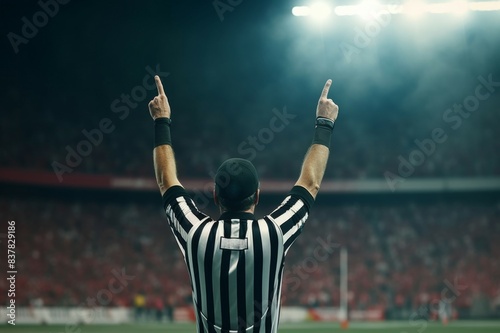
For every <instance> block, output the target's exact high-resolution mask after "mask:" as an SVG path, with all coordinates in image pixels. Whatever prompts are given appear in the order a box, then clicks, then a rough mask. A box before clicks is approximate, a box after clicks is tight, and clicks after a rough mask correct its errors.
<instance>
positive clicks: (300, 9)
mask: <svg viewBox="0 0 500 333" xmlns="http://www.w3.org/2000/svg"><path fill="white" fill-rule="evenodd" d="M292 14H293V15H294V16H309V15H310V14H311V8H309V7H308V6H295V7H293V8H292Z"/></svg>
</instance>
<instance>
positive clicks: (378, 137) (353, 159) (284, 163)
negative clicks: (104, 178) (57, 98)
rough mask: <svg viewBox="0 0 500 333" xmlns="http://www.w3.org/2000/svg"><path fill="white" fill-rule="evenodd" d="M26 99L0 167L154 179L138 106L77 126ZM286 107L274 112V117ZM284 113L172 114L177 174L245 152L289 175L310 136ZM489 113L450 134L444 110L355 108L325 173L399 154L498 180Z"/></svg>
mask: <svg viewBox="0 0 500 333" xmlns="http://www.w3.org/2000/svg"><path fill="white" fill-rule="evenodd" d="M26 103H28V102H26V101H23V102H20V105H16V106H15V108H16V109H19V112H14V113H9V114H7V113H5V114H2V115H0V119H1V121H0V141H1V142H4V143H6V144H4V145H2V146H3V148H2V150H1V151H0V165H2V166H3V167H18V168H30V169H33V168H34V169H43V170H49V171H53V170H54V162H57V163H60V165H65V166H69V168H70V169H71V171H72V172H73V171H74V172H81V173H97V174H115V175H116V174H117V175H128V176H133V177H152V176H153V171H152V170H153V167H152V161H151V159H152V158H151V149H152V142H153V126H152V123H151V120H150V119H149V118H148V117H149V115H148V114H147V112H146V111H144V115H143V116H142V117H139V116H138V113H139V110H134V112H135V113H134V114H132V115H130V116H129V118H126V119H124V120H120V119H119V118H117V117H116V115H114V114H113V113H111V112H110V111H109V110H107V111H103V113H99V112H98V113H94V114H86V115H85V118H84V119H82V120H79V121H76V123H75V120H74V118H72V117H68V116H67V115H64V114H63V115H61V114H59V113H58V112H56V111H54V110H52V109H50V108H46V109H43V110H41V111H40V112H41V113H42V114H43V117H37V118H36V119H35V118H26V117H24V116H23V115H24V114H25V113H29V111H30V110H31V109H33V106H30V105H25V104H26ZM68 104H70V102H68ZM69 107H70V105H68V108H69ZM485 108H487V106H485ZM284 109H285V108H284V107H283V108H279V109H278V108H276V110H278V111H279V112H281V113H283V112H284V111H283V110H284ZM23 110H24V111H23ZM286 110H287V111H286V112H287V114H291V115H294V116H295V118H294V119H290V120H287V121H288V125H286V126H283V129H282V130H280V131H279V132H276V131H275V132H271V131H270V128H269V126H270V125H269V124H270V119H272V118H273V117H275V113H274V112H273V111H272V110H267V112H255V113H254V114H252V117H248V118H242V117H239V118H238V117H236V116H234V115H233V116H232V118H231V117H229V116H224V115H222V114H221V112H222V111H217V110H214V112H213V113H214V116H211V117H205V115H204V114H200V112H205V110H189V112H190V113H192V115H191V116H190V117H186V116H183V115H182V114H181V115H176V117H175V119H174V125H173V127H172V133H173V134H172V135H173V141H174V147H175V152H176V157H177V161H178V165H179V173H180V175H181V177H190V178H207V177H210V176H211V175H212V174H213V173H215V171H216V170H217V167H218V166H219V165H220V163H221V162H222V161H223V160H225V159H226V158H228V157H243V158H247V159H251V160H252V161H253V163H254V164H255V165H256V167H257V169H258V171H259V174H260V176H261V177H262V178H263V179H265V178H272V179H276V178H281V179H290V178H296V177H297V175H298V172H299V170H300V165H301V161H302V157H303V156H304V153H305V151H306V149H307V147H308V145H309V144H310V142H311V138H312V132H313V131H312V127H313V125H312V122H313V119H310V117H306V116H305V114H304V113H303V112H299V111H300V110H296V109H293V108H286ZM494 110H495V109H494V105H492V106H491V110H489V109H488V110H484V111H482V112H480V113H479V112H478V113H475V114H474V115H473V116H471V117H469V119H467V122H465V121H464V122H463V125H462V126H461V127H459V128H458V129H456V130H453V129H450V126H449V124H446V123H444V122H443V120H442V119H440V118H439V117H440V116H442V112H441V113H438V114H437V115H436V114H434V115H430V114H422V115H418V117H422V118H425V121H419V119H421V118H416V119H414V118H412V117H417V116H415V115H405V116H404V117H400V116H399V115H398V114H397V113H387V114H384V117H374V116H370V118H369V119H363V118H359V117H361V116H360V115H356V113H354V114H353V115H350V116H349V117H345V118H344V117H340V118H339V120H338V122H341V125H338V126H337V128H336V129H335V131H336V133H335V135H334V137H333V141H332V149H334V151H335V155H334V158H335V167H334V168H329V170H328V172H327V174H326V178H334V179H364V178H383V177H384V173H385V172H386V171H390V172H392V173H394V174H397V173H398V167H399V165H400V164H401V163H403V164H404V163H405V162H401V159H404V160H405V161H406V162H407V163H410V162H411V163H413V164H418V165H415V167H414V169H415V170H414V171H413V172H412V176H416V177H477V176H498V175H500V160H499V159H498V158H495V156H496V155H497V152H498V151H500V137H499V136H500V133H499V132H498V131H497V130H496V129H497V128H498V127H499V126H500V118H499V117H497V116H496V112H495V111H494ZM141 112H142V111H141ZM7 117H8V119H7ZM134 117H135V118H134ZM2 118H3V119H2ZM105 118H108V119H110V121H111V125H110V128H112V130H111V131H110V132H109V133H103V132H101V133H100V135H99V134H97V132H95V131H96V130H98V129H99V124H100V122H101V121H102V119H105ZM132 118H134V119H132ZM193 119H199V121H193ZM280 126H281V124H280ZM438 127H439V128H441V127H442V128H444V131H445V134H446V140H445V141H444V142H442V143H436V142H434V143H431V142H430V141H429V140H431V138H432V134H431V133H432V131H433V130H434V129H435V128H438ZM478 129H481V130H478ZM84 130H86V131H87V132H89V133H93V134H92V135H93V140H94V142H93V143H90V144H89V145H87V146H85V145H83V146H79V144H81V143H82V142H84V141H86V142H90V141H91V140H89V138H88V136H86V135H85V134H84V133H83V132H82V131H84ZM214 133H216V134H214ZM297 133H301V134H300V135H297ZM92 135H91V136H92ZM252 137H253V139H252ZM415 140H418V141H419V142H424V146H425V148H419V146H418V145H417V144H416V143H415ZM9 142H16V144H7V143H9ZM37 147H43V149H38V148H37ZM283 147H286V149H283ZM79 149H80V150H79ZM89 149H90V152H89ZM425 150H427V152H426V151H425ZM26 151H29V152H30V154H26ZM69 151H72V153H68V152H69ZM79 151H80V153H79ZM414 151H419V152H420V153H417V154H420V155H421V157H423V161H422V160H421V159H418V156H417V157H416V155H415V156H413V157H411V158H410V154H411V153H412V152H414ZM68 154H69V155H72V157H71V158H70V160H72V161H73V162H72V164H71V165H70V164H68V162H67V161H66V159H67V156H68ZM75 155H79V157H75ZM400 158H401V159H400ZM75 161H76V162H75ZM420 162H422V164H421V165H419V163H420ZM60 165H59V168H61V166H60Z"/></svg>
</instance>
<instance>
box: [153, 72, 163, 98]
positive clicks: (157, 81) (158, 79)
mask: <svg viewBox="0 0 500 333" xmlns="http://www.w3.org/2000/svg"><path fill="white" fill-rule="evenodd" d="M155 82H156V88H158V95H165V91H164V90H163V84H162V83H161V79H160V77H159V76H158V75H155Z"/></svg>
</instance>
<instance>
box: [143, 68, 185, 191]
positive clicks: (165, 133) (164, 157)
mask: <svg viewBox="0 0 500 333" xmlns="http://www.w3.org/2000/svg"><path fill="white" fill-rule="evenodd" d="M155 82H156V87H157V88H158V96H156V97H155V98H153V100H151V102H149V104H148V106H149V113H150V114H151V117H152V118H153V120H154V121H155V148H154V150H153V160H154V167H155V175H156V182H157V183H158V187H159V188H160V192H161V195H163V194H164V193H165V192H166V191H167V190H168V189H169V188H170V187H172V186H175V185H181V183H180V182H179V180H178V179H177V169H176V166H175V157H174V151H173V149H172V141H171V139H170V105H169V104H168V98H167V95H165V91H164V90H163V85H162V83H161V80H160V77H159V76H158V75H157V76H155Z"/></svg>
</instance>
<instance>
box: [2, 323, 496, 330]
mask: <svg viewBox="0 0 500 333" xmlns="http://www.w3.org/2000/svg"><path fill="white" fill-rule="evenodd" d="M2 332H22V333H66V332H68V333H137V332H145V333H156V332H158V333H160V332H161V333H166V332H175V333H184V332H186V333H187V332H196V330H195V327H194V325H192V324H129V325H79V326H68V327H65V326H63V325H51V326H49V325H44V326H40V325H16V326H11V325H8V326H6V325H2V326H0V333H2ZM279 332H280V333H298V332H307V333H328V332H348V333H362V332H364V333H366V332H370V333H372V332H373V333H382V332H384V333H413V332H415V333H442V332H443V333H445V332H458V333H466V332H467V333H487V332H500V321H464V322H453V323H450V324H449V325H447V326H442V325H441V324H439V323H425V322H423V321H420V322H414V323H413V326H412V325H411V324H410V323H409V322H383V323H351V324H350V327H349V328H348V329H347V330H344V329H341V328H339V325H338V324H337V323H300V324H283V325H281V328H280V330H279Z"/></svg>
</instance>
